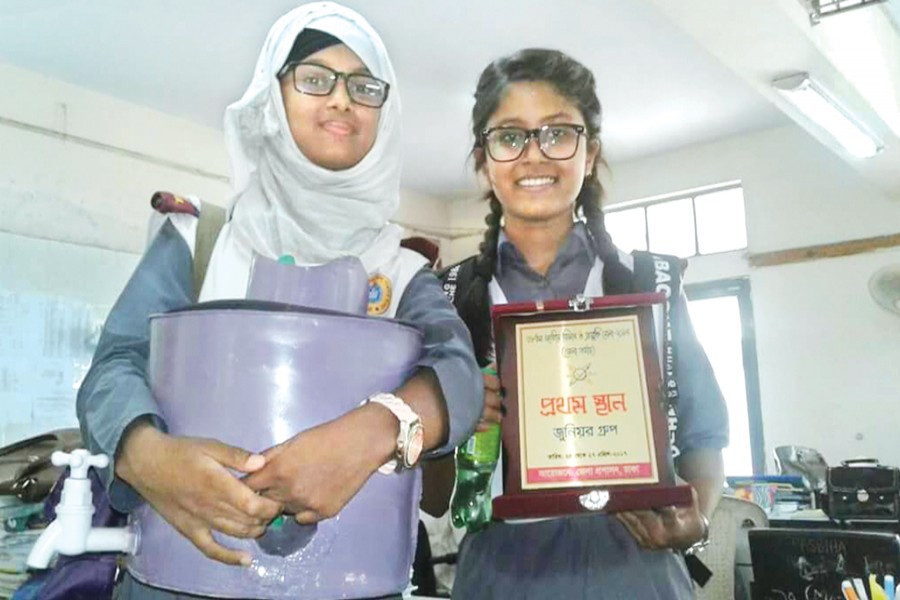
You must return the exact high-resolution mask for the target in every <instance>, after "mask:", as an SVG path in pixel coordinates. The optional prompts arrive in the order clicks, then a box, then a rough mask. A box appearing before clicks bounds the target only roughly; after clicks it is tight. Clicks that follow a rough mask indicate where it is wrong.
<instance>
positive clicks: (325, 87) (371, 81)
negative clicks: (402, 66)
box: [279, 63, 391, 108]
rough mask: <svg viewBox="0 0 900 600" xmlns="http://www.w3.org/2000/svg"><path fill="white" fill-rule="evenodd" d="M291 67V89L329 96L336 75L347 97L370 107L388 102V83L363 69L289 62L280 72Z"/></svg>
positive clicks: (311, 94)
mask: <svg viewBox="0 0 900 600" xmlns="http://www.w3.org/2000/svg"><path fill="white" fill-rule="evenodd" d="M291 69H293V74H292V75H293V78H294V89H295V90H297V91H298V92H300V93H301V94H309V95H310V96H328V95H330V94H331V92H333V91H334V88H335V86H336V85H337V82H338V79H343V80H344V84H345V85H346V86H347V95H348V96H349V97H350V101H351V102H353V103H355V104H360V105H362V106H368V107H369V108H381V107H382V106H384V103H385V102H387V98H388V92H389V91H390V89H391V84H389V83H388V82H387V81H382V80H381V79H378V78H377V77H372V76H371V75H366V74H364V73H339V72H338V71H335V70H334V69H330V68H328V67H325V66H322V65H315V64H312V63H288V64H287V65H285V66H284V69H282V70H281V73H279V77H282V76H284V74H285V73H287V72H288V70H291Z"/></svg>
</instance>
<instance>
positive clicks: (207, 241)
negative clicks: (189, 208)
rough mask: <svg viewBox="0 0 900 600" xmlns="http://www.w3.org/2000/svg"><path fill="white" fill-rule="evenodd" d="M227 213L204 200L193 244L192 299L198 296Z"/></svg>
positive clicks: (195, 299)
mask: <svg viewBox="0 0 900 600" xmlns="http://www.w3.org/2000/svg"><path fill="white" fill-rule="evenodd" d="M226 217H227V213H226V211H225V209H224V208H222V207H221V206H216V205H215V204H210V203H209V202H204V203H203V207H202V208H201V210H200V216H199V217H198V220H197V241H196V243H195V244H194V301H195V302H196V301H197V299H198V298H199V297H200V289H201V288H202V287H203V280H204V278H205V277H206V268H207V267H208V266H209V259H210V257H211V256H212V251H213V247H214V246H215V245H216V238H218V237H219V232H220V231H221V230H222V226H223V225H224V224H225V218H226Z"/></svg>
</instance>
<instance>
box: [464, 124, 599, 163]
mask: <svg viewBox="0 0 900 600" xmlns="http://www.w3.org/2000/svg"><path fill="white" fill-rule="evenodd" d="M584 131H585V127H584V125H574V124H570V123H558V124H552V125H544V126H543V127H538V128H537V129H523V128H522V127H492V128H490V129H485V130H484V131H482V132H481V144H482V145H483V146H484V147H485V148H486V149H487V153H488V155H489V156H490V157H491V158H492V159H494V160H495V161H496V162H512V161H514V160H516V159H518V158H519V157H520V156H522V154H524V153H525V148H526V147H527V146H528V141H529V140H530V139H532V138H534V139H536V140H537V142H538V148H540V150H541V154H543V155H544V156H546V157H547V158H549V159H550V160H568V159H570V158H572V157H573V156H575V153H576V152H578V140H580V139H581V136H582V135H583V134H584Z"/></svg>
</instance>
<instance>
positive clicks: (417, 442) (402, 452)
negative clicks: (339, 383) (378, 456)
mask: <svg viewBox="0 0 900 600" xmlns="http://www.w3.org/2000/svg"><path fill="white" fill-rule="evenodd" d="M368 402H377V403H378V404H381V405H382V406H384V407H385V408H386V409H388V410H389V411H391V413H393V415H394V416H395V417H397V420H398V421H400V433H399V434H398V435H397V450H396V452H395V454H394V458H392V459H391V460H389V461H388V462H386V463H384V464H383V465H381V467H379V468H378V472H379V473H384V474H385V475H389V474H391V473H397V472H399V471H402V470H403V469H412V468H413V467H415V466H416V465H417V464H418V463H419V458H421V456H422V447H423V445H424V443H425V428H424V427H423V426H422V420H421V419H419V415H417V414H416V413H415V411H414V410H413V409H411V408H410V407H409V405H408V404H407V403H406V402H404V401H403V400H402V399H401V398H398V397H397V396H395V395H394V394H375V395H374V396H369V397H368V398H366V400H365V401H364V402H363V404H366V403H368Z"/></svg>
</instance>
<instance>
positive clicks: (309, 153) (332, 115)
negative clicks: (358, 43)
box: [281, 44, 381, 171]
mask: <svg viewBox="0 0 900 600" xmlns="http://www.w3.org/2000/svg"><path fill="white" fill-rule="evenodd" d="M303 62H304V63H312V64H318V65H322V66H325V67H329V68H330V69H333V70H335V71H337V72H339V73H369V70H368V69H367V68H366V66H365V65H364V64H363V62H362V61H361V60H360V59H359V57H358V56H357V55H356V54H355V53H354V52H353V51H352V50H350V48H348V47H347V46H345V45H343V44H339V45H337V46H330V47H328V48H325V49H324V50H320V51H318V52H316V53H315V54H311V55H310V56H308V57H307V58H306V59H304V60H303ZM281 96H282V98H283V99H284V110H285V113H286V114H287V120H288V125H289V126H290V129H291V136H292V137H293V138H294V142H296V144H297V147H298V148H299V149H300V152H302V153H303V155H304V156H306V158H308V159H309V160H311V161H312V162H314V163H315V164H317V165H319V166H320V167H324V168H326V169H330V170H332V171H342V170H344V169H349V168H351V167H353V166H355V165H356V164H357V163H359V161H361V160H362V159H363V158H365V156H366V154H368V153H369V150H371V149H372V146H373V145H374V144H375V136H376V134H377V132H378V117H379V115H380V114H381V109H379V108H369V107H367V106H362V105H360V104H354V103H353V102H351V101H350V97H349V96H348V95H347V87H346V83H345V81H344V80H343V79H341V80H339V81H338V82H337V85H336V86H335V88H334V90H333V91H332V92H331V94H329V95H327V96H313V95H310V94H302V93H300V92H298V91H297V90H296V89H295V88H294V78H293V72H288V73H286V74H285V75H284V76H283V77H282V78H281Z"/></svg>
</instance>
